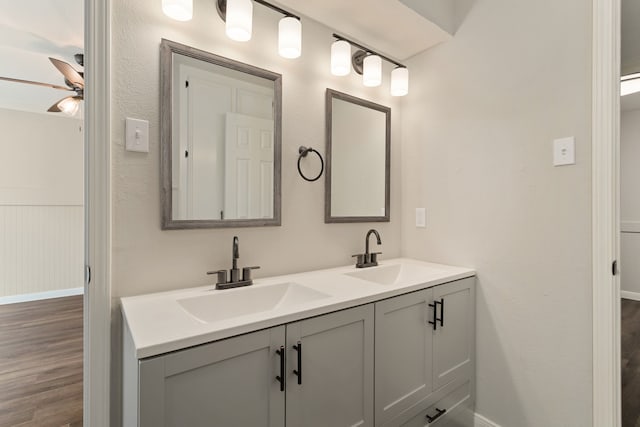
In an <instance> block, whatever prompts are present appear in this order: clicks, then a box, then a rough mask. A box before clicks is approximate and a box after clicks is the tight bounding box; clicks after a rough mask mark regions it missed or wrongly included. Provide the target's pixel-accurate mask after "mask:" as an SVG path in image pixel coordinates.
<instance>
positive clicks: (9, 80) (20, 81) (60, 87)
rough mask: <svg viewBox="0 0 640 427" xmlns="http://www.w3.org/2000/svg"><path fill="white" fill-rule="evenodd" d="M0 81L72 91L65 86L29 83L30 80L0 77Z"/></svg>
mask: <svg viewBox="0 0 640 427" xmlns="http://www.w3.org/2000/svg"><path fill="white" fill-rule="evenodd" d="M0 80H4V81H7V82H14V83H25V84H29V85H37V86H44V87H50V88H53V89H60V90H68V91H73V89H71V88H69V87H66V86H58V85H52V84H49V83H41V82H34V81H31V80H21V79H12V78H11V77H0Z"/></svg>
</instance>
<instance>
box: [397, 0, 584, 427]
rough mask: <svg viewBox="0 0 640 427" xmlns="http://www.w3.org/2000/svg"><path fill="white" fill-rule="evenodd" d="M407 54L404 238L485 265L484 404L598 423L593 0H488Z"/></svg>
mask: <svg viewBox="0 0 640 427" xmlns="http://www.w3.org/2000/svg"><path fill="white" fill-rule="evenodd" d="M409 66H410V70H411V75H412V80H411V89H410V94H409V96H408V97H407V98H406V99H405V100H403V106H402V108H403V110H402V156H403V157H402V252H403V255H405V256H410V257H416V258H420V259H425V260H426V259H428V260H432V261H436V262H444V263H450V264H459V265H465V266H470V267H475V268H476V269H477V271H478V285H479V286H478V297H477V358H478V360H477V370H478V372H477V375H478V376H477V380H478V381H477V396H478V399H477V411H478V412H479V413H480V414H482V415H484V416H486V417H488V418H489V419H491V420H493V421H495V422H497V423H498V424H500V425H502V426H505V427H507V426H509V427H510V426H514V427H516V426H517V427H523V426H532V427H533V426H572V427H573V426H575V427H583V426H588V425H591V403H592V402H591V400H592V399H591V389H592V388H591V386H592V375H591V340H592V339H591V336H592V333H591V330H592V325H591V316H592V310H591V304H592V301H591V185H590V180H591V152H590V144H591V141H590V138H591V135H590V128H591V117H590V114H591V4H590V2H585V1H582V0H565V1H556V0H539V1H525V0H508V1H507V0H477V1H476V3H475V5H474V7H473V8H472V9H471V10H470V12H469V14H468V15H467V17H466V20H465V22H464V23H463V24H462V26H461V27H460V28H459V29H458V31H457V33H456V35H455V37H454V38H453V40H452V41H450V42H448V43H445V44H441V45H439V46H436V47H434V48H433V49H430V50H429V51H427V52H425V53H423V54H420V55H418V56H416V57H414V58H413V59H412V60H411V61H410V63H409ZM565 136H575V137H576V151H577V164H576V165H574V166H565V167H557V168H554V167H553V166H552V140H553V139H554V138H560V137H565ZM416 207H426V209H427V228H426V229H416V228H415V227H414V226H413V225H414V222H415V220H414V215H415V208H416Z"/></svg>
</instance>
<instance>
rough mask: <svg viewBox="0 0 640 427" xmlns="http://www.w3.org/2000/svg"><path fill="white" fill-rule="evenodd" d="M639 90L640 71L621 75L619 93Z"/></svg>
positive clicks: (624, 93)
mask: <svg viewBox="0 0 640 427" xmlns="http://www.w3.org/2000/svg"><path fill="white" fill-rule="evenodd" d="M636 92H640V73H635V74H629V75H626V76H622V78H621V82H620V95H621V96H625V95H631V94H632V93H636Z"/></svg>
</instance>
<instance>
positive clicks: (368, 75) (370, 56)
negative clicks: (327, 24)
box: [331, 33, 409, 96]
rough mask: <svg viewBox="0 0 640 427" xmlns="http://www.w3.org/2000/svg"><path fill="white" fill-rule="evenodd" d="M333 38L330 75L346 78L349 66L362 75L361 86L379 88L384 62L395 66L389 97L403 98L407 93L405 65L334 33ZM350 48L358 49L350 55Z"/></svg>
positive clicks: (407, 73)
mask: <svg viewBox="0 0 640 427" xmlns="http://www.w3.org/2000/svg"><path fill="white" fill-rule="evenodd" d="M333 37H334V38H335V39H336V41H335V42H333V44H332V45H331V74H333V75H334V76H346V75H347V74H349V70H350V65H351V66H352V67H353V69H354V70H355V72H356V73H358V74H362V84H363V85H365V86H368V87H374V86H380V84H381V83H382V60H385V61H387V62H389V63H391V64H394V65H395V66H396V68H395V69H394V70H393V71H392V72H391V96H405V95H406V94H407V93H409V70H408V69H407V67H406V66H405V65H403V64H400V63H399V62H397V61H394V60H393V59H390V58H388V57H386V56H384V55H381V54H379V53H378V52H376V51H374V50H371V49H369V48H368V47H365V46H363V45H361V44H359V43H356V42H354V41H353V40H349V39H347V38H345V37H342V36H341V35H338V34H335V33H334V34H333ZM351 46H355V47H356V48H358V50H357V51H356V52H355V53H354V54H353V55H351ZM345 58H346V59H345ZM349 62H350V63H351V64H350V65H349ZM345 69H346V70H345Z"/></svg>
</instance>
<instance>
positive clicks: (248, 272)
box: [242, 265, 260, 281]
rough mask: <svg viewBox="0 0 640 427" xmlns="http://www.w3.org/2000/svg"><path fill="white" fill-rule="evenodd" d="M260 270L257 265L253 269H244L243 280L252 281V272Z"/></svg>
mask: <svg viewBox="0 0 640 427" xmlns="http://www.w3.org/2000/svg"><path fill="white" fill-rule="evenodd" d="M259 268H260V266H259V265H256V266H253V267H244V268H243V269H242V280H243V281H247V280H251V270H257V269H259Z"/></svg>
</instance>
